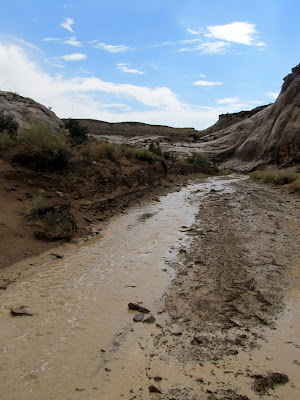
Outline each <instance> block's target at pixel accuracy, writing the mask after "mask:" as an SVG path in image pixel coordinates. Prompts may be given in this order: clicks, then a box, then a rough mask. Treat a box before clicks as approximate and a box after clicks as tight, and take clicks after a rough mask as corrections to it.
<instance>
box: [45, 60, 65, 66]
mask: <svg viewBox="0 0 300 400" xmlns="http://www.w3.org/2000/svg"><path fill="white" fill-rule="evenodd" d="M44 61H45V63H46V64H50V65H52V66H53V67H57V68H65V66H64V65H63V64H59V63H53V62H51V61H49V60H48V59H47V58H45V59H44Z"/></svg>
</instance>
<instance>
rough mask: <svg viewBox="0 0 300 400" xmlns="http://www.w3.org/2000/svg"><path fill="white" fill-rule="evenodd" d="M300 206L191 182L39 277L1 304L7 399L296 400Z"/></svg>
mask: <svg viewBox="0 0 300 400" xmlns="http://www.w3.org/2000/svg"><path fill="white" fill-rule="evenodd" d="M299 204H300V203H299V199H297V198H296V197H294V196H289V195H284V194H283V193H282V192H279V191H275V190H273V189H270V188H269V187H267V188H266V187H264V186H260V185H258V184H255V183H253V182H250V181H249V179H247V178H246V177H243V176H238V175H233V176H230V177H213V178H207V179H205V180H202V181H193V182H190V183H189V184H188V185H187V186H182V187H178V191H175V192H173V193H170V194H168V195H167V196H164V197H161V198H156V199H155V200H154V201H153V200H152V201H150V202H148V203H146V204H141V205H140V206H136V207H133V208H132V209H131V210H129V212H128V213H127V214H124V215H122V216H120V217H117V218H115V219H114V220H112V222H111V223H110V224H109V225H108V227H107V228H106V229H105V230H103V232H102V235H101V237H100V238H97V239H95V240H94V241H93V242H89V243H88V244H87V245H85V246H82V247H81V248H80V249H77V250H74V251H72V252H70V253H69V254H67V255H65V256H64V257H63V258H62V259H58V260H55V261H52V262H50V263H46V264H44V265H42V266H41V267H39V268H36V269H35V270H34V271H33V272H32V274H30V275H28V276H27V277H24V278H23V279H21V280H20V281H18V282H16V283H15V284H12V285H10V286H9V287H8V288H7V290H6V291H5V292H3V293H2V294H1V298H0V301H1V309H0V320H1V332H0V338H1V339H0V342H1V353H0V379H1V382H2V383H1V387H0V398H3V399H4V398H9V399H11V400H21V399H24V400H27V399H57V400H58V399H65V400H67V399H72V400H73V399H75V400H76V399H95V400H96V399H101V400H112V399H118V398H124V399H128V400H129V399H152V398H162V399H170V400H171V399H178V400H180V399H182V400H194V399H240V400H246V399H259V398H261V395H262V394H265V393H267V394H268V393H269V394H270V395H271V396H273V397H272V398H278V399H298V398H299V396H300V391H299V390H300V382H299V371H300V365H299V364H300V342H299V333H300V332H299V307H298V308H297V304H299V288H300V287H299V286H300V285H299V283H300V281H299V268H300V264H299V259H297V256H298V254H297V250H298V249H299V233H300V231H299V218H300V216H299ZM129 302H134V303H139V304H140V305H141V306H143V307H147V308H148V309H149V310H150V311H151V315H153V316H154V317H155V319H156V321H155V322H153V323H143V322H138V323H136V322H134V321H133V317H134V315H135V314H136V312H134V311H131V310H128V308H127V304H128V303H129ZM21 306H28V308H27V309H28V310H29V312H30V313H32V314H33V315H25V316H17V317H15V316H12V315H11V313H10V309H11V307H21ZM147 316H148V315H145V318H147ZM274 373H278V374H280V375H278V376H277V375H274ZM286 376H287V378H286ZM275 378H276V379H275ZM277 378H278V379H277ZM272 379H273V380H272ZM287 379H288V381H287ZM257 382H259V384H256V383H257ZM160 392H161V393H160Z"/></svg>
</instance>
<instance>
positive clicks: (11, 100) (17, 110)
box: [0, 91, 64, 132]
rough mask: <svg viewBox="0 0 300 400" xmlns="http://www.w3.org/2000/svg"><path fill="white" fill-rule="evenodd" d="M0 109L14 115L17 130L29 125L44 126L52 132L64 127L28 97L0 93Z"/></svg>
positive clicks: (55, 117)
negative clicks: (17, 124) (17, 125)
mask: <svg viewBox="0 0 300 400" xmlns="http://www.w3.org/2000/svg"><path fill="white" fill-rule="evenodd" d="M0 109H2V110H3V111H4V112H6V113H9V114H12V115H14V117H15V119H16V120H17V122H18V123H19V129H22V128H23V127H26V126H29V125H31V124H46V125H48V126H49V128H50V129H51V130H52V131H53V132H57V131H58V130H59V129H60V128H62V127H63V126H64V124H63V122H62V121H61V120H60V119H59V118H58V117H57V116H56V115H55V114H54V112H53V111H51V110H49V109H48V108H46V107H45V106H43V105H42V104H40V103H37V102H36V101H34V100H32V99H30V98H29V97H22V96H20V95H18V94H15V93H11V92H3V91H0Z"/></svg>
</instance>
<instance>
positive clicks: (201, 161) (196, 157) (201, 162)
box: [186, 153, 214, 168]
mask: <svg viewBox="0 0 300 400" xmlns="http://www.w3.org/2000/svg"><path fill="white" fill-rule="evenodd" d="M186 162H187V163H188V164H193V165H198V166H200V167H203V168H211V167H214V164H213V163H212V162H211V161H210V160H208V159H207V158H205V157H203V156H201V155H200V154H198V153H193V154H192V155H191V156H189V157H187V158H186Z"/></svg>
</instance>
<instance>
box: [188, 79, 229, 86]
mask: <svg viewBox="0 0 300 400" xmlns="http://www.w3.org/2000/svg"><path fill="white" fill-rule="evenodd" d="M193 85H195V86H220V85H223V82H212V81H202V80H200V81H196V82H193Z"/></svg>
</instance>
